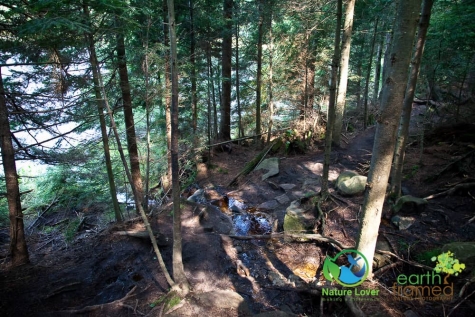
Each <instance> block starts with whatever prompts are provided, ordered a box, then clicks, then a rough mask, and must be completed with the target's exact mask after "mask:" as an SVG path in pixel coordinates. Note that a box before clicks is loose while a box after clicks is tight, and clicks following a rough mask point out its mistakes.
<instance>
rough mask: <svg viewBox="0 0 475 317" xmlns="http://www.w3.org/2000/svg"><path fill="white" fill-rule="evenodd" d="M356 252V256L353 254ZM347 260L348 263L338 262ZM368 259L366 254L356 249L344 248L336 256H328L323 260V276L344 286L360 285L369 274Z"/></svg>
mask: <svg viewBox="0 0 475 317" xmlns="http://www.w3.org/2000/svg"><path fill="white" fill-rule="evenodd" d="M353 254H356V258H355V257H354V256H353ZM340 258H342V259H341V260H340V261H339V262H340V263H341V262H345V263H346V265H341V266H339V265H338V264H336V262H337V261H338V260H339V259H340ZM361 260H363V261H364V263H363V265H362V267H361V268H359V270H358V271H356V272H355V270H354V267H355V268H357V267H358V265H357V263H358V262H359V261H361ZM367 268H368V260H366V258H365V256H364V255H363V254H362V253H361V252H358V251H356V250H343V251H341V252H339V253H338V254H337V255H336V256H335V257H334V258H331V257H327V258H326V259H325V262H323V276H325V278H326V279H327V280H329V281H332V282H333V281H335V282H337V283H338V284H340V285H342V286H347V287H355V286H358V285H360V284H361V283H363V282H364V280H365V279H366V276H368V270H367Z"/></svg>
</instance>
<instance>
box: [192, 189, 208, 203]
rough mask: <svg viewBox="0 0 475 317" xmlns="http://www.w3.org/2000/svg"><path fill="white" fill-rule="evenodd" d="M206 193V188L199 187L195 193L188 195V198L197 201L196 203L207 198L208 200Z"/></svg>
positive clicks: (202, 201)
mask: <svg viewBox="0 0 475 317" xmlns="http://www.w3.org/2000/svg"><path fill="white" fill-rule="evenodd" d="M204 194H205V191H204V190H202V189H198V190H197V191H195V193H194V194H193V195H191V196H190V197H188V199H187V200H188V201H192V202H195V203H204V202H205V200H206V199H205V197H204Z"/></svg>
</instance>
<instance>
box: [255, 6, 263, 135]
mask: <svg viewBox="0 0 475 317" xmlns="http://www.w3.org/2000/svg"><path fill="white" fill-rule="evenodd" d="M263 2H264V0H258V3H257V7H258V11H259V22H258V29H257V74H256V138H257V140H260V137H259V136H258V135H260V134H261V92H262V91H261V90H262V38H263V32H264V8H263V6H264V3H263ZM258 144H259V141H258Z"/></svg>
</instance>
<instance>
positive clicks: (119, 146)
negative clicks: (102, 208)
mask: <svg viewBox="0 0 475 317" xmlns="http://www.w3.org/2000/svg"><path fill="white" fill-rule="evenodd" d="M83 10H84V15H85V17H86V19H87V23H88V24H90V22H89V21H90V14H89V7H88V5H87V2H86V1H84V2H83ZM86 41H87V44H88V50H89V59H90V62H91V66H92V71H93V73H95V77H96V79H97V86H96V87H98V89H99V92H100V94H101V95H102V97H101V98H102V102H103V105H104V106H105V108H106V110H107V113H108V115H109V119H110V124H111V128H112V131H113V132H114V136H115V140H116V142H117V149H118V152H119V155H120V159H121V161H122V164H123V166H124V169H125V174H126V176H127V179H128V181H129V183H130V185H131V187H132V192H133V194H134V200H135V205H136V208H137V209H138V211H139V213H140V216H141V217H142V221H143V222H144V225H145V228H146V229H147V232H148V234H149V237H150V241H151V242H152V246H153V250H154V251H155V255H156V256H157V259H158V262H159V265H160V268H161V269H162V271H163V274H164V275H165V279H166V280H167V282H168V284H170V286H172V287H173V286H175V282H174V281H173V280H172V278H171V277H170V274H168V270H167V267H166V266H165V262H164V261H163V258H162V255H161V253H160V250H159V249H158V245H157V239H156V238H155V235H154V233H153V231H152V227H151V226H150V222H149V221H148V218H147V215H146V214H145V211H144V209H143V206H142V205H141V204H139V203H138V193H137V190H136V189H135V186H134V183H133V182H132V175H131V173H130V170H129V167H128V165H127V160H126V158H125V154H124V151H123V149H122V144H121V141H120V137H119V133H118V132H117V126H116V124H115V120H114V116H113V115H112V109H111V108H110V106H109V103H108V101H107V97H106V94H105V90H104V86H103V81H102V76H101V72H100V68H99V65H98V63H97V56H96V49H95V46H94V38H93V36H92V33H86ZM95 82H96V81H95Z"/></svg>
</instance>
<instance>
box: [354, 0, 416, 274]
mask: <svg viewBox="0 0 475 317" xmlns="http://www.w3.org/2000/svg"><path fill="white" fill-rule="evenodd" d="M420 8H421V0H401V1H400V2H399V5H398V9H397V18H396V25H395V30H394V42H393V45H392V48H391V66H390V67H389V69H388V77H387V78H385V79H384V88H383V96H382V99H381V106H380V113H379V114H378V116H377V118H376V122H377V126H376V134H375V140H374V145H373V155H372V157H371V166H370V169H369V174H368V180H367V184H366V188H367V189H366V193H365V198H364V203H363V209H362V217H361V222H360V230H359V236H358V242H357V249H358V251H359V252H361V253H362V254H363V255H364V256H365V257H366V259H367V261H368V263H370V267H369V268H367V269H368V271H369V273H368V276H370V277H371V276H372V266H371V263H373V257H374V250H375V247H376V240H377V237H378V230H379V224H380V222H381V212H382V209H383V204H384V198H385V196H386V188H387V186H388V178H389V172H390V169H391V161H392V158H393V153H394V145H395V142H396V132H397V127H398V123H399V118H400V116H401V110H402V102H403V100H404V92H405V88H406V83H407V78H408V69H409V63H410V61H411V52H412V43H413V40H414V33H415V30H416V25H417V19H418V16H419V12H420Z"/></svg>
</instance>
